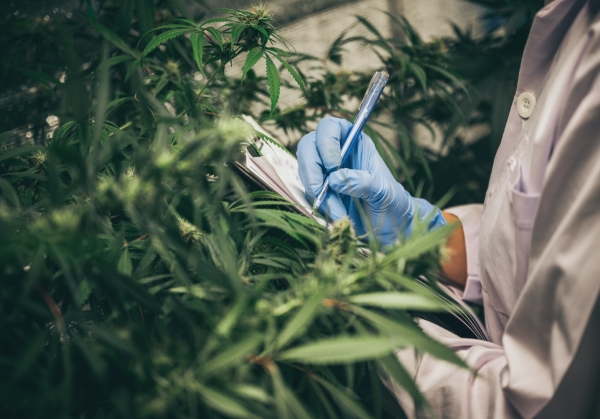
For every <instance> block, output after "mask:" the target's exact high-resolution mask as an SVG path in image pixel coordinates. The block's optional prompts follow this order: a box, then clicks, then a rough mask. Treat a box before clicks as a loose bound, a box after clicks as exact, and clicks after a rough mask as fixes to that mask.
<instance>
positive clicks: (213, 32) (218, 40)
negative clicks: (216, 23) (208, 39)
mask: <svg viewBox="0 0 600 419" xmlns="http://www.w3.org/2000/svg"><path fill="white" fill-rule="evenodd" d="M206 30H207V31H209V32H210V33H211V35H212V36H213V38H215V42H216V43H217V45H218V46H219V48H221V50H223V37H222V36H221V32H219V31H218V30H216V29H215V28H206Z"/></svg>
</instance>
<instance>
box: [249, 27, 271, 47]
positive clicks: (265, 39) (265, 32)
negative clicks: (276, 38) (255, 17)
mask: <svg viewBox="0 0 600 419" xmlns="http://www.w3.org/2000/svg"><path fill="white" fill-rule="evenodd" d="M250 27H251V28H252V29H256V30H257V31H259V32H260V33H261V34H262V35H263V36H264V38H263V42H264V43H266V42H267V41H268V40H269V33H268V32H267V31H266V30H265V28H263V27H262V26H259V25H251V26H250Z"/></svg>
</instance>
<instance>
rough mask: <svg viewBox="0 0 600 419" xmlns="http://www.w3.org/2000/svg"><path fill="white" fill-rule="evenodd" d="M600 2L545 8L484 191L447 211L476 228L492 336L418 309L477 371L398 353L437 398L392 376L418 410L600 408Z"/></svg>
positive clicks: (473, 291) (476, 266)
mask: <svg viewBox="0 0 600 419" xmlns="http://www.w3.org/2000/svg"><path fill="white" fill-rule="evenodd" d="M599 9H600V0H589V1H588V0H556V1H554V2H552V3H550V4H549V5H547V6H546V7H545V8H544V9H542V10H541V11H540V12H539V13H538V14H537V16H536V18H535V21H534V23H533V27H532V30H531V33H530V35H529V39H528V42H527V46H526V48H525V52H524V56H523V61H522V64H521V70H520V73H519V82H518V86H517V91H516V94H515V96H514V100H513V103H512V109H511V112H510V115H509V118H508V121H507V124H506V128H505V132H504V136H503V138H502V143H501V145H500V148H499V150H498V153H497V155H496V158H495V161H494V167H493V170H492V175H491V178H490V183H489V187H488V191H487V194H486V199H485V203H484V204H483V206H481V205H469V206H464V207H457V208H453V209H450V210H449V212H452V213H454V214H455V215H457V216H458V217H459V218H460V219H461V221H462V223H463V228H464V230H465V235H466V244H467V263H468V279H467V285H466V287H465V290H464V295H463V298H464V299H465V300H470V301H476V302H477V301H478V302H482V303H483V306H484V310H485V319H486V327H487V331H488V334H489V336H490V339H491V342H482V341H477V340H471V339H461V338H459V337H457V336H455V335H453V334H451V333H449V332H447V331H445V330H443V329H441V328H439V327H437V326H435V325H433V324H431V323H428V322H426V321H421V322H420V324H421V326H422V327H423V329H424V330H425V331H427V332H428V333H430V334H431V335H432V336H434V337H436V338H438V339H439V340H441V341H443V342H444V343H446V344H447V345H449V346H450V347H451V348H453V349H454V350H456V352H457V353H458V354H459V355H460V356H461V357H463V358H464V359H466V360H467V362H468V363H469V364H470V365H471V366H472V367H473V369H475V370H476V371H477V376H474V375H472V374H471V373H469V372H468V371H465V370H461V369H458V368H456V367H454V366H452V365H450V364H447V363H444V362H442V361H439V360H437V359H435V358H432V357H430V356H429V355H422V354H416V353H415V352H414V351H413V350H409V349H405V350H402V351H399V352H398V358H399V359H400V360H401V362H402V363H403V364H404V365H405V366H407V368H408V369H409V370H410V371H411V372H412V373H413V375H414V377H415V379H416V381H417V384H418V385H419V386H420V388H421V390H422V391H423V393H424V394H425V396H426V397H427V398H428V399H429V402H430V404H431V408H430V409H429V410H426V409H416V408H415V406H414V404H413V402H412V400H411V398H410V397H409V396H408V395H407V394H406V393H405V392H404V391H403V390H402V389H401V388H400V387H399V386H397V385H395V384H393V383H388V385H389V386H390V387H391V389H392V390H393V392H394V394H395V395H396V397H397V399H398V400H399V402H400V404H401V405H402V406H403V408H404V409H405V411H406V412H407V414H408V416H409V417H410V418H425V417H440V418H461V419H462V418H475V419H480V418H519V417H524V418H533V417H539V418H587V417H596V416H597V415H599V414H600V410H599V401H600V305H599V304H598V303H597V300H598V293H599V290H600V14H599V13H598V10H599ZM525 92H529V93H531V94H532V95H533V97H534V98H535V99H536V104H535V107H534V109H533V113H532V114H531V116H529V117H528V118H524V117H522V116H521V115H522V114H524V112H521V114H520V113H519V109H518V106H517V105H518V98H519V96H521V95H522V94H523V93H525ZM521 110H522V109H521ZM598 417H600V416H598Z"/></svg>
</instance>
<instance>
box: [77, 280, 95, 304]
mask: <svg viewBox="0 0 600 419" xmlns="http://www.w3.org/2000/svg"><path fill="white" fill-rule="evenodd" d="M91 293H92V285H91V284H90V283H89V281H88V280H87V279H84V280H83V281H81V282H80V283H79V286H78V287H77V304H78V305H79V306H80V307H81V306H82V305H84V304H85V302H86V301H87V299H88V298H89V297H90V294H91Z"/></svg>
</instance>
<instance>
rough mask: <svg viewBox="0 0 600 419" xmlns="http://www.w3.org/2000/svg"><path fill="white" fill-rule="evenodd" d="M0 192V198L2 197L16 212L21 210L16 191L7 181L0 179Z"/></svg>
mask: <svg viewBox="0 0 600 419" xmlns="http://www.w3.org/2000/svg"><path fill="white" fill-rule="evenodd" d="M0 190H1V191H2V194H1V195H0V197H1V196H2V195H4V196H5V197H6V198H8V200H9V201H10V202H11V203H12V204H13V205H14V206H15V207H16V208H17V209H18V210H21V209H22V208H21V201H20V200H19V195H18V194H17V191H15V189H14V188H13V187H12V185H11V184H10V183H9V182H8V181H7V180H5V179H2V178H0Z"/></svg>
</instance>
